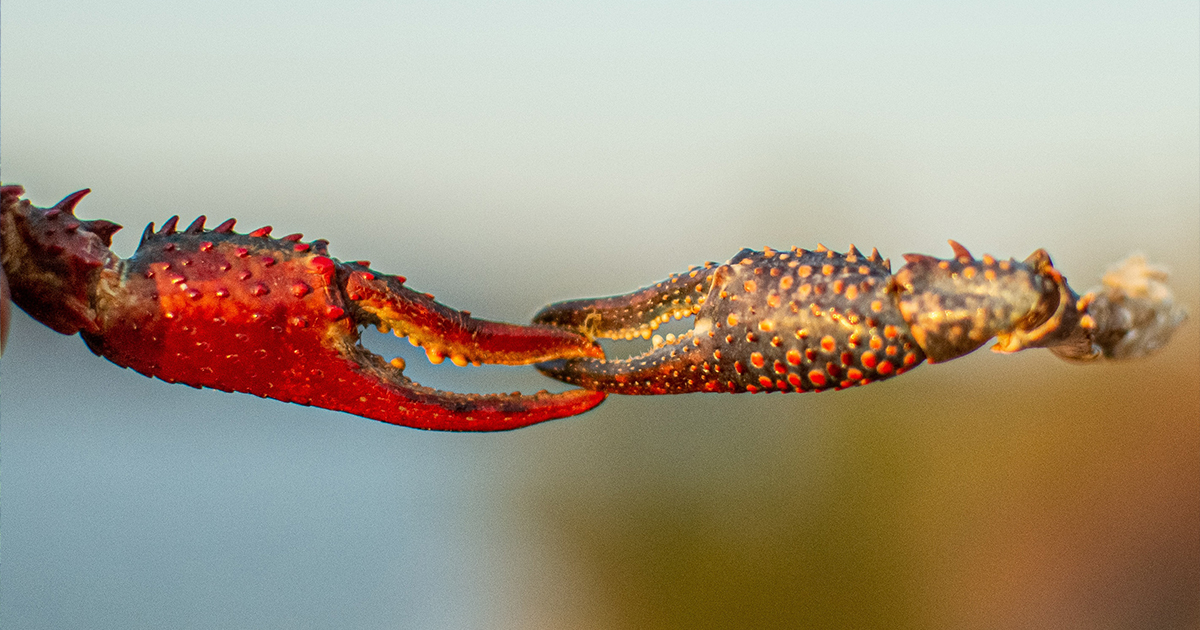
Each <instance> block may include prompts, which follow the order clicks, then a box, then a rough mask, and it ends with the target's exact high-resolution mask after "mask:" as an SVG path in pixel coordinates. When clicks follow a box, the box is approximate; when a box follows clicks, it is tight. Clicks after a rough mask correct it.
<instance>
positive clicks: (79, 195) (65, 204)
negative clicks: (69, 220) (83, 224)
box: [53, 188, 92, 215]
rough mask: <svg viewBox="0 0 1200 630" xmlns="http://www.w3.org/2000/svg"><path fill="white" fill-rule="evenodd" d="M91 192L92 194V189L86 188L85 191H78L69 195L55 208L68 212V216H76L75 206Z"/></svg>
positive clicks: (55, 205)
mask: <svg viewBox="0 0 1200 630" xmlns="http://www.w3.org/2000/svg"><path fill="white" fill-rule="evenodd" d="M90 192H92V189H91V188H84V189H83V190H77V191H75V192H73V193H71V194H69V195H67V196H66V197H63V198H62V201H60V202H58V203H56V204H54V206H53V208H54V209H55V210H62V211H63V212H66V213H67V214H70V215H74V214H75V206H76V205H77V204H78V203H79V200H80V199H83V198H84V197H86V196H87V194H88V193H90Z"/></svg>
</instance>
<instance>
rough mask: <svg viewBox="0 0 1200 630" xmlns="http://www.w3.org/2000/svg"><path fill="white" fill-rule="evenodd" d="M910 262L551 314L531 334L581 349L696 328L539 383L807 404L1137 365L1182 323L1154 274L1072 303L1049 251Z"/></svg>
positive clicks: (830, 269)
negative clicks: (991, 377)
mask: <svg viewBox="0 0 1200 630" xmlns="http://www.w3.org/2000/svg"><path fill="white" fill-rule="evenodd" d="M950 246H951V248H952V249H953V250H954V257H953V258H949V259H939V258H934V257H932V256H926V255H922V254H906V255H905V257H904V258H905V261H906V263H907V264H905V265H904V267H903V268H901V269H900V270H899V271H898V272H896V274H895V275H892V272H891V264H890V263H889V262H888V261H886V260H884V261H881V260H880V259H879V255H878V253H877V252H876V251H874V250H872V252H871V254H870V255H868V256H863V255H862V254H861V253H860V252H859V251H858V250H857V249H856V248H855V247H854V246H851V247H850V249H849V250H848V251H847V252H846V253H845V254H839V253H837V252H834V251H831V250H829V249H826V248H825V247H823V246H818V247H817V249H816V250H814V251H807V250H802V249H793V250H792V251H790V252H777V251H775V250H771V249H766V250H764V251H761V252H756V251H751V250H743V251H741V252H739V253H738V254H737V255H736V256H734V257H733V259H731V260H730V261H729V262H727V263H725V264H723V265H716V264H713V263H708V264H706V265H705V266H704V267H701V268H694V269H692V270H690V271H689V272H687V273H685V274H679V275H675V276H671V277H670V278H668V279H667V280H664V281H663V282H660V283H658V284H656V285H654V286H651V287H647V288H645V289H642V290H640V291H635V292H633V293H630V294H627V295H620V296H614V297H608V298H599V299H590V300H573V301H570V302H560V303H558V304H552V305H550V306H548V307H546V308H544V309H542V311H541V312H539V313H538V314H537V316H536V317H535V318H534V321H535V322H537V323H541V324H550V325H554V326H559V327H562V328H565V329H567V330H572V331H575V332H579V333H581V334H584V335H587V336H589V337H593V338H595V337H600V338H610V339H622V338H624V339H632V338H634V337H645V338H650V337H651V335H652V334H653V331H654V330H655V329H657V328H658V327H659V326H660V325H661V324H663V323H665V322H667V321H668V320H670V319H671V318H672V317H674V318H676V319H679V318H683V317H689V316H694V317H695V325H694V327H693V328H692V329H691V330H688V331H686V332H684V333H682V334H680V335H675V334H670V335H667V336H666V337H660V336H658V335H654V337H653V339H654V348H653V349H651V350H650V351H648V352H646V353H644V354H642V355H639V356H635V357H631V358H628V359H617V360H611V359H610V360H605V359H600V358H575V359H559V360H555V361H549V362H546V363H542V364H540V365H539V366H538V369H539V370H541V371H542V372H543V373H545V374H547V375H549V376H552V377H554V378H557V379H560V380H563V381H566V382H568V383H573V384H576V385H580V386H582V387H586V388H589V389H596V390H600V391H606V392H610V393H621V394H678V393H686V392H700V391H728V392H765V391H781V392H802V391H822V390H825V389H830V388H833V389H840V388H844V387H850V386H853V385H864V384H867V383H870V382H873V381H879V380H883V379H886V378H890V377H892V376H895V375H898V374H902V373H904V372H905V371H907V370H909V369H911V368H913V367H915V366H917V365H919V364H921V363H922V362H924V361H925V360H928V361H930V362H943V361H949V360H951V359H955V358H958V357H961V356H963V355H965V354H968V353H970V352H973V351H975V350H976V349H978V348H980V347H982V346H983V345H984V344H986V343H987V342H988V341H989V340H991V339H996V340H997V342H996V344H995V346H993V349H994V350H996V351H998V352H1016V351H1019V350H1024V349H1027V348H1047V349H1049V350H1051V351H1052V352H1054V353H1055V354H1057V355H1058V356H1060V357H1062V358H1064V359H1069V360H1074V361H1083V360H1090V359H1095V358H1098V357H1107V358H1122V357H1134V356H1141V355H1144V354H1146V353H1148V352H1151V351H1153V350H1154V349H1156V348H1158V347H1160V346H1162V345H1163V344H1164V343H1166V340H1167V338H1169V337H1170V335H1171V333H1172V332H1173V331H1174V329H1175V328H1176V327H1177V326H1178V325H1179V323H1180V322H1182V321H1183V318H1184V313H1183V311H1182V310H1181V309H1179V308H1178V307H1176V306H1175V305H1174V304H1173V302H1172V300H1171V294H1170V291H1169V290H1167V288H1166V286H1165V284H1164V281H1165V277H1166V276H1165V272H1163V271H1161V270H1160V269H1157V268H1154V267H1151V266H1148V265H1147V264H1146V263H1145V261H1144V260H1143V259H1138V258H1134V259H1131V260H1130V261H1127V262H1126V263H1124V264H1123V265H1122V266H1121V267H1120V268H1118V269H1117V270H1114V271H1112V272H1110V273H1109V274H1108V275H1107V276H1106V277H1105V281H1104V283H1105V286H1104V288H1103V289H1100V290H1097V291H1095V292H1092V293H1089V294H1087V295H1085V296H1083V297H1082V298H1081V297H1079V296H1078V295H1076V294H1075V292H1074V291H1072V290H1071V288H1070V287H1069V286H1068V285H1067V282H1066V279H1065V278H1064V277H1063V276H1062V274H1061V273H1059V271H1058V270H1057V269H1055V268H1054V265H1053V264H1052V263H1051V261H1050V256H1049V255H1048V254H1047V253H1046V252H1045V251H1044V250H1038V251H1036V252H1034V253H1033V254H1032V255H1031V256H1029V258H1027V259H1026V260H1025V261H1024V262H1017V261H1016V260H1012V259H1009V260H1000V261H998V260H996V259H995V258H993V257H992V256H984V257H983V258H982V259H979V260H976V259H975V258H974V257H973V256H971V254H970V252H968V251H967V249H966V248H965V247H963V246H962V245H959V244H958V243H956V242H954V241H950Z"/></svg>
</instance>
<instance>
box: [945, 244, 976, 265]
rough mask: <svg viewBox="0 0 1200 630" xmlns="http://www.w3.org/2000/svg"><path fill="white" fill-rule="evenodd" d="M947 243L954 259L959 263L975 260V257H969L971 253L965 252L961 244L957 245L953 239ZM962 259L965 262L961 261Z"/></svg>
mask: <svg viewBox="0 0 1200 630" xmlns="http://www.w3.org/2000/svg"><path fill="white" fill-rule="evenodd" d="M948 242H949V243H950V249H953V250H954V257H955V258H957V259H958V261H959V262H964V263H965V262H971V261H972V260H975V257H974V256H972V255H971V252H969V251H967V248H966V247H963V246H962V243H959V242H958V241H956V240H954V239H950V240H949V241H948ZM964 258H965V259H966V260H963V259H964Z"/></svg>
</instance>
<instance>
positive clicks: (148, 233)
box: [138, 221, 154, 247]
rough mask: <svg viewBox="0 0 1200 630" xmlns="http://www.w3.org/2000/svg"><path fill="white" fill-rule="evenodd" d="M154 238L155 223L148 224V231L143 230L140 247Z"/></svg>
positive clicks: (139, 242)
mask: <svg viewBox="0 0 1200 630" xmlns="http://www.w3.org/2000/svg"><path fill="white" fill-rule="evenodd" d="M152 238H154V222H153V221H151V222H150V223H148V224H146V229H144V230H142V240H140V241H138V247H141V246H142V245H145V244H146V241H148V240H150V239H152Z"/></svg>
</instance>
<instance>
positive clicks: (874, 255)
mask: <svg viewBox="0 0 1200 630" xmlns="http://www.w3.org/2000/svg"><path fill="white" fill-rule="evenodd" d="M867 260H869V261H871V262H879V248H877V247H872V248H871V255H870V256H867Z"/></svg>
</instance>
